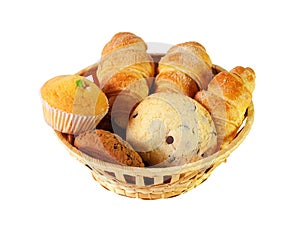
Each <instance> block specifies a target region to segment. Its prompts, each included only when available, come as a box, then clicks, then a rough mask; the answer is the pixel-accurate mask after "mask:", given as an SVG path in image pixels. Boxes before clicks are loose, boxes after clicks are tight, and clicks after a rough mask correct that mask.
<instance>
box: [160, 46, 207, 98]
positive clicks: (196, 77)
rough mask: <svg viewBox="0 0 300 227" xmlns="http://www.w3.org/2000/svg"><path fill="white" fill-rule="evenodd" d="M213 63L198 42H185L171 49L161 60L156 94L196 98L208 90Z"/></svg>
mask: <svg viewBox="0 0 300 227" xmlns="http://www.w3.org/2000/svg"><path fill="white" fill-rule="evenodd" d="M211 67H212V62H211V60H210V57H209V56H208V54H207V53H206V50H205V48H204V47H203V46H202V45H201V44H199V43H198V42H185V43H181V44H177V45H175V46H173V47H171V48H170V49H169V50H168V52H167V53H166V55H165V56H164V57H162V58H161V60H160V61H159V65H158V75H157V76H156V80H155V92H161V91H166V90H168V91H173V92H179V93H183V94H185V95H187V96H190V97H194V95H195V94H196V92H197V91H199V90H200V89H206V88H207V85H208V83H209V82H210V80H211V79H212V77H213V73H212V69H211Z"/></svg>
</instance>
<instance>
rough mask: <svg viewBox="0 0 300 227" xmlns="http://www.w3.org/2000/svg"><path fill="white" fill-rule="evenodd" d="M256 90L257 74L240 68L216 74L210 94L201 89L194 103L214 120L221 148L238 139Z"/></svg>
mask: <svg viewBox="0 0 300 227" xmlns="http://www.w3.org/2000/svg"><path fill="white" fill-rule="evenodd" d="M254 88H255V73H254V71H253V70H252V69H251V68H244V67H241V66H238V67H235V68H234V69H232V70H231V71H230V72H220V73H219V74H217V75H216V76H215V77H214V78H213V80H212V81H211V82H210V83H209V85H208V89H207V91H206V90H202V91H199V92H198V93H197V94H196V95H195V100H197V101H198V102H199V103H201V104H202V105H203V106H204V107H205V108H206V109H207V110H208V111H209V112H210V113H211V115H212V117H213V120H214V123H215V126H216V129H217V133H218V145H219V146H220V147H221V148H223V147H225V146H226V145H227V144H228V143H230V142H231V141H232V139H233V138H234V137H235V136H236V134H237V132H238V129H239V127H240V126H241V124H242V122H243V120H244V115H245V112H246V110H247V108H248V107H249V105H250V104H251V101H252V93H253V90H254Z"/></svg>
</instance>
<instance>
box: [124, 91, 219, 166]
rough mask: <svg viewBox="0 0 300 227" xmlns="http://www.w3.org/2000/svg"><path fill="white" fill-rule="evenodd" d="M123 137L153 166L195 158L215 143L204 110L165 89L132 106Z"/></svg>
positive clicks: (213, 129) (191, 101)
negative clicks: (133, 107) (133, 108)
mask: <svg viewBox="0 0 300 227" xmlns="http://www.w3.org/2000/svg"><path fill="white" fill-rule="evenodd" d="M126 140H127V141H128V142H129V143H130V144H131V145H132V146H133V148H134V149H135V150H136V151H137V152H139V154H140V155H141V156H142V158H143V160H144V161H145V162H146V163H148V165H150V166H155V167H164V166H174V165H182V164H186V163H189V162H193V161H196V160H198V159H200V158H201V156H202V154H204V153H212V152H214V151H215V148H216V144H217V137H216V130H215V127H214V123H213V121H212V119H211V117H210V115H209V113H208V111H207V110H206V109H205V108H204V107H202V106H201V105H200V104H199V103H198V102H196V101H195V100H193V99H192V98H190V97H188V96H185V95H182V94H178V93H169V92H160V93H154V94H152V95H150V96H148V97H147V98H145V99H144V100H143V101H142V102H141V103H140V104H139V105H138V106H137V107H136V108H135V110H134V111H133V112H132V114H131V116H130V119H129V123H128V127H127V130H126Z"/></svg>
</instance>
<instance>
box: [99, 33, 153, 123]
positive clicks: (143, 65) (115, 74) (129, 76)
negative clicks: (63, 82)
mask: <svg viewBox="0 0 300 227" xmlns="http://www.w3.org/2000/svg"><path fill="white" fill-rule="evenodd" d="M146 50H147V45H146V43H145V42H144V41H143V40H142V39H141V38H140V37H138V36H136V35H135V34H133V33H129V32H120V33H117V34H115V35H114V36H113V37H112V39H111V40H110V41H109V42H108V43H107V44H106V45H105V46H104V48H103V50H102V54H101V59H100V62H99V65H98V70H97V78H98V80H99V84H100V88H101V89H102V90H103V92H104V93H105V94H106V95H107V97H108V100H109V105H110V107H111V108H110V114H111V118H112V120H113V121H114V122H115V123H116V124H117V125H118V126H120V127H121V128H125V127H126V125H127V121H128V117H129V114H130V111H131V109H132V108H133V106H134V105H136V103H138V102H139V101H141V100H142V99H144V98H145V97H146V96H148V94H149V89H150V86H151V80H150V79H149V78H151V77H153V76H154V63H153V60H152V58H151V56H150V55H149V54H148V53H147V52H146Z"/></svg>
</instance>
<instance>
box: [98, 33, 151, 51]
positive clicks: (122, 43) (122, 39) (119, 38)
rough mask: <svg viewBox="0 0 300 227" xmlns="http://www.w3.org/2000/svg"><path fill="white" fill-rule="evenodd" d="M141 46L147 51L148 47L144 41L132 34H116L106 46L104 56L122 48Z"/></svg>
mask: <svg viewBox="0 0 300 227" xmlns="http://www.w3.org/2000/svg"><path fill="white" fill-rule="evenodd" d="M133 44H134V45H139V47H140V48H141V49H144V50H146V49H147V46H146V44H145V42H144V41H143V39H141V38H140V37H138V36H136V35H135V34H133V33H131V32H119V33H116V34H115V35H114V36H113V37H112V38H111V40H110V41H109V42H108V43H107V44H106V45H105V46H104V48H103V50H102V56H103V55H106V54H108V53H110V52H112V51H115V50H117V49H120V48H124V47H128V46H130V45H133Z"/></svg>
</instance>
